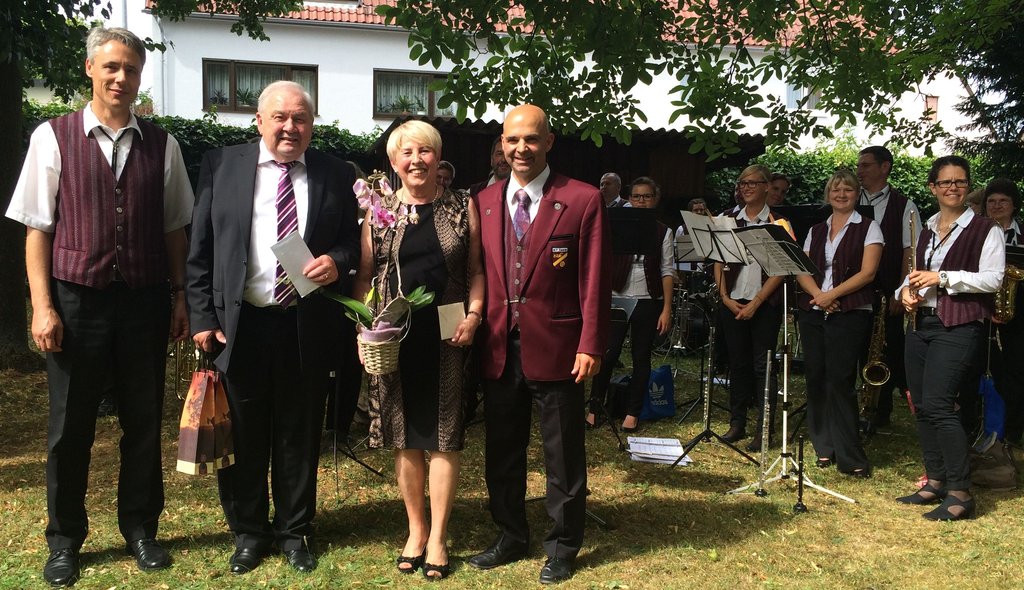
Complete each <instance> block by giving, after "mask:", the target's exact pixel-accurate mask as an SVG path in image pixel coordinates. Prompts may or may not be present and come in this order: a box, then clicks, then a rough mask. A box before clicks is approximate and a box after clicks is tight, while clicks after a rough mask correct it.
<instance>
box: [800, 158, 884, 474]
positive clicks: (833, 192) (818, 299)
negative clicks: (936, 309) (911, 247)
mask: <svg viewBox="0 0 1024 590" xmlns="http://www.w3.org/2000/svg"><path fill="white" fill-rule="evenodd" d="M859 193H860V182H859V181H858V180H857V177H856V176H854V174H853V173H852V172H850V171H848V170H838V171H837V172H836V173H835V174H834V175H832V178H831V179H829V181H828V183H827V184H826V185H825V201H826V202H827V203H828V204H829V205H831V206H832V215H831V216H830V217H829V218H828V219H827V220H825V221H823V222H821V223H819V224H817V225H815V226H813V227H812V228H811V231H810V232H808V234H807V239H806V241H805V242H804V251H805V252H807V256H808V257H810V259H811V260H812V261H813V262H814V264H815V266H816V267H817V268H818V269H819V270H818V274H817V275H814V276H811V275H801V276H798V277H797V281H798V282H799V283H800V288H801V289H803V293H801V294H800V297H799V305H800V316H799V318H800V334H801V337H802V338H803V349H804V360H805V363H804V367H805V375H806V378H807V429H808V432H809V434H810V438H811V444H813V445H814V450H815V452H817V454H818V462H817V464H818V467H822V468H824V467H829V466H831V465H833V464H835V465H836V466H837V467H838V469H839V471H841V472H843V473H846V474H849V475H852V476H854V477H863V478H867V477H871V467H870V464H869V463H868V458H867V455H866V454H865V453H864V448H863V447H862V446H861V444H860V434H859V432H858V425H857V393H856V391H855V390H854V385H855V384H856V381H857V357H858V356H859V355H860V354H861V353H862V352H863V351H864V350H865V349H866V348H867V346H868V341H869V338H870V334H871V325H872V318H873V315H872V308H871V302H872V299H873V298H874V290H873V289H872V281H873V280H874V278H875V272H876V271H877V270H878V261H879V260H880V259H881V257H882V245H883V243H884V240H883V238H882V228H881V227H879V225H878V223H877V222H875V221H873V220H871V219H864V218H863V217H861V215H860V214H859V213H857V211H856V206H857V198H858V195H859ZM883 313H884V312H883Z"/></svg>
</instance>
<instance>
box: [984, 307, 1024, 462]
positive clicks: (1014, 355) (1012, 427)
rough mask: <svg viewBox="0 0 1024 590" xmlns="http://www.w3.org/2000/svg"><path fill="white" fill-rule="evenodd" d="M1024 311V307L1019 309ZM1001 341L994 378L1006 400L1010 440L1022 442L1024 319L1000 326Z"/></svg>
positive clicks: (994, 351) (994, 357) (994, 354)
mask: <svg viewBox="0 0 1024 590" xmlns="http://www.w3.org/2000/svg"><path fill="white" fill-rule="evenodd" d="M1017 313H1018V314H1021V313H1024V309H1020V308H1018V309H1017ZM997 331H998V333H999V344H1000V345H1001V347H1002V349H1001V350H1000V349H999V348H996V345H995V343H992V352H991V354H992V377H993V379H994V380H995V384H996V391H998V392H999V395H1000V396H1002V398H1003V401H1004V402H1005V403H1006V439H1007V440H1009V441H1011V442H1014V443H1020V440H1021V435H1022V434H1024V320H1022V319H1020V318H1017V319H1015V320H1013V321H1011V322H1010V323H1009V324H1004V325H1001V326H998V328H997Z"/></svg>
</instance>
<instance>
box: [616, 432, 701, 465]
mask: <svg viewBox="0 0 1024 590" xmlns="http://www.w3.org/2000/svg"><path fill="white" fill-rule="evenodd" d="M626 441H627V442H628V443H629V446H628V447H627V450H628V451H629V455H630V458H631V459H632V460H634V461H639V462H642V463H660V464H667V465H671V464H673V463H675V462H676V460H677V459H679V456H680V455H682V454H683V443H681V442H679V439H674V438H651V437H643V436H630V437H627V438H626ZM690 463H693V459H691V458H690V456H689V455H686V456H685V457H683V459H682V460H681V461H679V465H689V464H690Z"/></svg>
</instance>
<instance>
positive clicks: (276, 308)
mask: <svg viewBox="0 0 1024 590" xmlns="http://www.w3.org/2000/svg"><path fill="white" fill-rule="evenodd" d="M242 307H243V308H245V309H248V310H250V311H254V312H257V313H262V314H267V315H273V316H284V315H290V314H294V313H295V310H296V309H298V308H299V306H298V305H292V306H289V307H281V306H280V305H268V306H266V307H259V306H258V305H253V304H251V303H249V302H247V301H243V302H242Z"/></svg>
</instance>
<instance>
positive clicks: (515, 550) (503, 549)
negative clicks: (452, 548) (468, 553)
mask: <svg viewBox="0 0 1024 590" xmlns="http://www.w3.org/2000/svg"><path fill="white" fill-rule="evenodd" d="M524 557H526V544H525V543H517V542H515V541H512V540H511V539H508V538H507V537H506V536H505V535H500V536H499V537H498V539H497V540H496V541H494V544H493V545H491V546H490V547H488V548H487V549H486V550H485V551H484V552H483V553H477V554H476V555H474V556H473V557H470V558H469V565H471V566H473V567H475V568H476V569H478V570H489V569H492V568H496V567H498V566H501V565H505V564H506V563H512V562H513V561H519V560H520V559H523V558H524Z"/></svg>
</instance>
